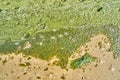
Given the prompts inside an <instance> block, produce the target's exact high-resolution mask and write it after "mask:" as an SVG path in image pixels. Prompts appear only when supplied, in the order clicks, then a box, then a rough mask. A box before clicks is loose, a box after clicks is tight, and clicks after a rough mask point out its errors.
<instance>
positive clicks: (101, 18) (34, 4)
mask: <svg viewBox="0 0 120 80" xmlns="http://www.w3.org/2000/svg"><path fill="white" fill-rule="evenodd" d="M119 3H120V2H119V1H118V0H115V1H114V0H111V1H109V0H105V1H102V0H96V1H95V0H91V1H88V0H80V1H79V0H74V1H73V0H69V1H68V0H62V1H61V0H40V1H39V0H36V1H33V0H30V1H25V0H21V1H17V0H12V1H9V0H0V53H1V54H2V53H3V54H8V53H13V52H14V53H21V52H22V53H24V54H26V55H31V56H34V57H37V58H41V59H44V60H49V59H51V58H52V57H53V56H57V57H58V58H59V59H60V62H59V65H60V66H61V67H62V68H65V67H66V65H67V63H68V58H69V57H70V55H71V54H72V53H73V52H74V51H75V50H76V49H77V48H78V47H80V46H82V45H84V44H85V43H87V42H88V41H89V39H90V38H91V37H92V35H94V34H95V35H98V34H99V33H103V34H104V35H106V36H107V37H108V38H109V40H110V42H111V44H112V45H111V51H113V52H114V56H115V58H117V57H119V56H120V27H119V25H120V24H119V22H120V18H119V16H120V14H119V11H118V8H119V6H120V4H119ZM53 29H56V30H57V31H52V30H53ZM65 33H68V35H66V34H65ZM60 35H63V37H60ZM54 38H55V39H54ZM27 42H29V43H30V44H31V47H30V48H27V49H24V47H25V45H26V43H27ZM18 43H19V44H18Z"/></svg>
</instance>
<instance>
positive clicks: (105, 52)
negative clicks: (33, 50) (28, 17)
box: [0, 34, 120, 80]
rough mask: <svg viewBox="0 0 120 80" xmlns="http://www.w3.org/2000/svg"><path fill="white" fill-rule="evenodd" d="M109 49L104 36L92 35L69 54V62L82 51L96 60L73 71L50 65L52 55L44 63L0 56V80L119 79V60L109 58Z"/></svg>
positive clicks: (25, 58)
mask: <svg viewBox="0 0 120 80" xmlns="http://www.w3.org/2000/svg"><path fill="white" fill-rule="evenodd" d="M110 46H111V45H110V42H109V40H108V38H107V37H106V36H105V35H103V34H99V35H97V36H93V37H92V38H91V39H90V41H89V42H88V43H87V44H85V45H84V46H82V47H80V48H78V49H77V50H76V51H75V52H74V53H73V55H71V57H70V58H69V63H70V62H71V60H74V59H76V58H79V57H81V56H82V55H84V54H85V53H86V52H87V53H89V54H90V55H92V56H93V57H97V60H96V61H95V62H92V63H90V64H86V65H85V66H83V68H82V69H75V70H72V69H71V68H70V66H69V64H68V66H67V69H61V68H60V67H59V66H56V65H54V64H53V63H54V62H55V61H58V60H59V59H58V58H57V57H56V56H54V57H53V58H52V60H50V61H45V60H41V59H36V58H34V57H31V56H25V55H23V54H22V53H20V54H17V55H15V54H14V53H13V54H7V55H0V80H120V59H119V58H118V59H114V58H113V53H112V52H110V51H109V49H110Z"/></svg>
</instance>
